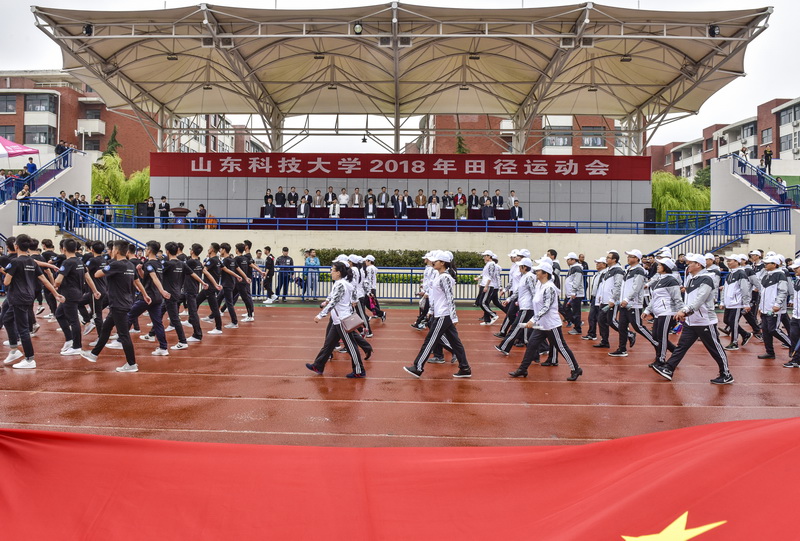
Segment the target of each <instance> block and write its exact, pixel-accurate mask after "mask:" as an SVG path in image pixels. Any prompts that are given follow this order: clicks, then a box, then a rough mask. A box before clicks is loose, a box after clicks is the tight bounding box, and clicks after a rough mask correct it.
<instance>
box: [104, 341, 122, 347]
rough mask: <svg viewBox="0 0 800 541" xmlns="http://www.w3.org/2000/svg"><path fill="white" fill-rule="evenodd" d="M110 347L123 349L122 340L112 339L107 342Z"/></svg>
mask: <svg viewBox="0 0 800 541" xmlns="http://www.w3.org/2000/svg"><path fill="white" fill-rule="evenodd" d="M106 347H107V348H108V349H122V342H120V341H119V340H112V341H111V342H109V343H108V344H106Z"/></svg>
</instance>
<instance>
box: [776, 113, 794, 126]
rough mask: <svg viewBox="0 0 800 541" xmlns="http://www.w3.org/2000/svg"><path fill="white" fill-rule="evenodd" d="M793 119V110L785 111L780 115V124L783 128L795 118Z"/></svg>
mask: <svg viewBox="0 0 800 541" xmlns="http://www.w3.org/2000/svg"><path fill="white" fill-rule="evenodd" d="M792 117H793V115H792V110H791V109H784V110H783V111H781V112H780V113H779V115H778V123H779V124H780V125H781V126H783V125H784V124H788V123H789V122H791V121H792V120H794V118H792Z"/></svg>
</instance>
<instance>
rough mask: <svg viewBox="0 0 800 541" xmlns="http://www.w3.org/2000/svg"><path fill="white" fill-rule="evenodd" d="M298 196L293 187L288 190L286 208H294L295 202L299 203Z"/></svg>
mask: <svg viewBox="0 0 800 541" xmlns="http://www.w3.org/2000/svg"><path fill="white" fill-rule="evenodd" d="M299 199H300V196H299V195H297V192H296V191H295V188H294V186H292V187H291V188H290V189H289V194H288V195H287V196H286V206H287V207H296V206H297V202H298V201H299Z"/></svg>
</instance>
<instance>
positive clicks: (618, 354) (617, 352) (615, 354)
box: [608, 349, 628, 357]
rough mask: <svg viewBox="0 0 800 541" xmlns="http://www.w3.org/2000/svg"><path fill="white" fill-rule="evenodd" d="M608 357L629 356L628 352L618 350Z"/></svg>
mask: <svg viewBox="0 0 800 541" xmlns="http://www.w3.org/2000/svg"><path fill="white" fill-rule="evenodd" d="M608 355H609V357H627V356H628V352H627V351H625V350H624V349H618V350H616V351H612V352H611V353H609V354H608Z"/></svg>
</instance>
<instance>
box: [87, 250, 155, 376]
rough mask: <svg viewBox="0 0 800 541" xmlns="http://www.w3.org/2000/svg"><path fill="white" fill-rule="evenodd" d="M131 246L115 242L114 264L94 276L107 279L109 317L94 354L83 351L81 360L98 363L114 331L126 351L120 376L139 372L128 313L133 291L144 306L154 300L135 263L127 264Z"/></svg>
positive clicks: (108, 264)
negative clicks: (140, 296)
mask: <svg viewBox="0 0 800 541" xmlns="http://www.w3.org/2000/svg"><path fill="white" fill-rule="evenodd" d="M128 249H129V246H128V242H127V241H124V240H116V241H114V245H113V247H112V248H111V260H110V261H108V263H107V264H106V265H105V266H104V267H103V268H102V269H100V270H99V271H97V272H96V273H95V276H94V277H95V278H97V279H100V278H105V280H106V286H107V287H108V308H109V310H108V316H106V319H105V321H103V325H102V326H101V328H100V333H99V334H100V336H99V337H98V338H97V344H95V346H94V349H92V350H91V351H86V350H84V351H81V357H83V358H84V359H86V360H87V361H89V362H92V363H94V362H97V356H98V355H100V352H101V351H103V348H104V347H105V345H106V343H107V342H108V339H109V337H110V336H111V331H112V330H113V329H114V328H116V329H117V334H118V337H117V340H118V341H119V342H120V343H121V344H122V349H123V350H124V351H125V360H126V363H125V364H124V365H122V366H120V367H117V372H138V371H139V366H138V365H137V364H136V353H135V351H134V349H133V342H131V336H130V333H129V332H128V328H129V325H128V313H129V312H130V310H131V308H132V307H133V292H134V288H135V289H136V290H138V291H139V293H141V295H142V302H144V303H146V304H149V303H150V301H151V299H150V297H149V296H148V295H147V291H146V290H145V288H144V286H142V283H141V282H140V281H139V278H138V276H137V274H136V267H135V266H134V264H133V262H131V261H130V260H128Z"/></svg>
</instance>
